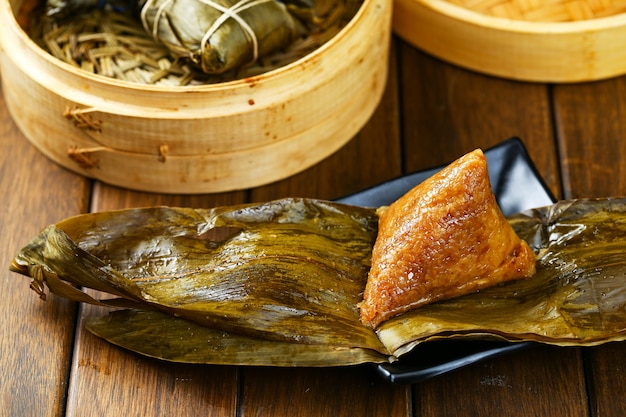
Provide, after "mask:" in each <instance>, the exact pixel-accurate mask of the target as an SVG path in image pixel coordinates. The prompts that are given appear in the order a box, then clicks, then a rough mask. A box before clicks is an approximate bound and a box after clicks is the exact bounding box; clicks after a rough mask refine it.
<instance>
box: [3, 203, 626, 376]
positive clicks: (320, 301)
mask: <svg viewBox="0 0 626 417" xmlns="http://www.w3.org/2000/svg"><path fill="white" fill-rule="evenodd" d="M510 222H511V224H512V226H513V227H514V229H515V230H516V232H517V233H518V234H519V235H520V236H521V237H522V238H523V239H525V240H526V241H528V242H529V243H530V245H531V246H532V247H533V248H534V249H535V250H536V251H537V253H538V264H537V274H536V275H535V276H534V277H532V278H530V279H527V280H523V281H515V282H512V283H508V284H504V285H501V286H497V287H493V288H491V289H487V290H484V291H481V292H479V293H475V294H471V295H467V296H463V297H459V298H456V299H453V300H448V301H443V302H438V303H433V304H430V305H426V306H423V307H420V308H419V309H416V310H413V311H412V312H407V313H404V314H402V315H400V316H398V317H396V318H393V319H390V320H388V321H386V322H384V323H383V324H382V325H381V326H380V328H379V330H378V331H377V332H376V333H374V332H373V331H372V330H370V329H368V328H365V327H364V326H362V325H361V323H360V321H359V317H358V311H357V303H358V302H359V301H360V299H361V297H362V290H363V288H364V286H365V280H366V274H367V270H368V267H369V265H368V262H369V256H370V253H371V246H372V244H373V240H374V238H375V235H376V229H377V217H376V214H375V210H374V209H366V208H359V207H353V206H347V205H341V204H336V203H330V202H325V201H319V200H308V199H285V200H278V201H274V202H269V203H264V204H249V205H241V206H232V207H221V208H215V209H211V210H193V209H175V208H151V209H130V210H121V211H114V212H105V213H93V214H86V215H81V216H77V217H73V218H69V219H67V220H64V221H62V222H59V223H57V224H56V225H52V226H50V227H48V228H46V229H45V230H44V231H43V232H42V233H41V234H40V235H39V236H37V237H35V238H34V239H33V240H32V241H31V242H30V243H29V244H28V245H26V246H25V247H24V248H23V249H22V250H21V251H20V252H19V253H18V254H17V256H16V257H15V259H14V261H13V263H12V265H11V269H12V270H13V271H16V272H19V273H21V274H25V275H28V276H30V277H32V278H33V279H34V281H33V284H32V287H33V288H34V289H35V290H36V291H37V292H38V293H40V294H45V293H44V286H47V287H49V289H50V290H51V291H52V292H54V293H56V294H59V295H61V296H64V297H67V298H69V299H73V300H77V301H82V302H92V303H101V304H104V305H111V306H117V307H120V306H123V307H126V308H130V309H127V310H120V311H115V312H112V313H111V314H110V315H109V316H106V317H101V318H92V319H90V320H89V321H88V324H87V325H88V328H89V329H90V330H91V331H92V332H93V333H95V334H97V335H99V336H101V337H103V338H105V339H107V340H109V341H110V342H111V343H114V344H117V345H120V346H123V347H125V348H127V349H130V350H132V351H136V352H139V353H142V354H145V355H149V356H153V357H158V358H161V359H165V360H170V361H180V362H192V363H214V364H243V365H274V366H336V365H348V364H355V363H365V362H381V361H386V360H390V359H391V360H392V359H393V358H394V357H398V356H400V355H402V354H404V353H406V352H408V351H410V350H411V349H412V347H414V346H415V345H417V344H419V343H423V342H426V341H429V340H436V339H439V338H450V337H462V338H468V337H469V338H483V339H484V338H497V339H505V340H510V341H525V340H531V341H538V342H543V343H550V344H555V345H596V344H600V343H605V342H608V341H618V340H624V339H626V314H624V312H625V311H626V199H599V200H576V201H564V202H559V203H557V204H555V205H553V206H549V207H544V208H538V209H535V210H531V211H528V212H524V213H522V214H520V215H516V216H513V217H511V218H510ZM215 232H220V233H222V234H223V235H222V237H220V238H210V237H209V236H210V235H211V233H215ZM63 281H66V282H67V283H65V282H63ZM68 283H70V284H74V285H79V286H85V287H89V288H93V289H96V290H100V291H104V292H108V293H110V294H113V295H115V296H117V297H119V298H115V299H113V300H105V301H96V300H94V299H92V298H91V297H89V296H87V295H86V294H85V293H83V292H82V291H80V290H79V289H77V288H76V287H74V286H73V285H70V284H68Z"/></svg>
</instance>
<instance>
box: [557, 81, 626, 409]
mask: <svg viewBox="0 0 626 417" xmlns="http://www.w3.org/2000/svg"><path fill="white" fill-rule="evenodd" d="M554 112H555V120H556V126H557V127H558V138H559V146H560V153H561V166H562V168H561V169H562V171H563V187H564V194H565V196H567V197H568V198H584V197H607V196H623V195H625V194H626V166H625V164H624V161H625V160H626V141H624V138H625V135H626V122H625V121H626V80H625V79H624V77H621V78H617V79H611V80H606V81H601V82H596V83H592V84H587V83H585V84H572V85H561V86H556V87H555V88H554ZM584 358H585V363H586V370H587V379H588V385H589V394H590V405H591V410H592V413H593V414H592V415H594V416H615V417H617V416H623V415H626V399H624V392H626V372H624V370H625V369H626V350H625V349H624V346H623V344H621V343H613V344H608V345H605V346H600V347H595V348H591V349H586V350H585V356H584Z"/></svg>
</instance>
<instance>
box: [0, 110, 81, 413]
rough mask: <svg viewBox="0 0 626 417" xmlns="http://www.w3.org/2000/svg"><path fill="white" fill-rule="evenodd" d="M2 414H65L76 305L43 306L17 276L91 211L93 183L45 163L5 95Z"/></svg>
mask: <svg viewBox="0 0 626 417" xmlns="http://www.w3.org/2000/svg"><path fill="white" fill-rule="evenodd" d="M0 149H2V152H0V178H1V181H0V195H1V197H0V212H1V213H2V214H1V215H0V230H1V236H2V237H1V238H0V265H1V267H2V269H1V271H2V272H0V277H1V278H0V295H1V296H2V301H1V302H0V317H2V320H0V358H1V359H0V360H1V361H2V364H1V366H0V369H2V372H0V387H1V388H0V416H3V417H4V416H28V415H37V416H62V415H63V413H64V409H65V390H66V389H67V377H68V370H69V369H68V366H69V358H70V356H71V353H72V340H73V337H74V320H75V306H74V304H73V303H69V302H67V301H65V300H62V299H58V298H56V297H54V296H49V297H48V301H46V302H42V301H41V300H39V297H38V296H37V295H36V294H35V293H34V292H33V291H30V290H29V288H28V286H29V280H28V279H26V278H24V277H21V276H18V275H16V274H13V273H10V272H9V271H8V266H9V264H10V262H11V259H12V258H13V256H14V255H15V254H16V253H17V251H18V250H19V249H20V248H21V247H22V246H23V245H24V244H26V243H27V242H28V241H29V240H30V239H31V238H32V237H33V236H35V235H36V234H37V233H39V231H40V230H41V229H42V228H43V227H45V226H47V225H48V224H50V223H53V222H55V221H57V220H59V219H61V218H63V217H67V216H70V215H74V214H78V213H81V212H84V211H86V209H87V204H86V203H87V197H88V193H89V188H88V185H89V184H88V181H85V180H84V179H82V178H80V177H78V176H76V175H73V174H71V173H69V172H68V171H66V170H64V169H62V168H59V167H58V166H56V165H54V164H52V163H51V162H49V161H48V160H47V159H46V158H44V157H43V156H42V155H41V154H40V153H39V152H38V151H37V150H36V149H35V148H34V147H33V146H31V145H30V144H29V143H28V141H27V140H26V139H25V138H24V136H22V134H21V133H20V132H19V131H18V129H17V127H16V126H15V124H14V123H13V121H12V120H11V118H10V116H9V114H8V112H7V109H6V107H5V105H4V99H3V98H0Z"/></svg>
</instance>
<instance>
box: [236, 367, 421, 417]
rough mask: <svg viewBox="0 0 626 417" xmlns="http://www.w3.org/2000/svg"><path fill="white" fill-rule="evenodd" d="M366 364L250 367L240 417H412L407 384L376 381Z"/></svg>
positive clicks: (244, 383)
mask: <svg viewBox="0 0 626 417" xmlns="http://www.w3.org/2000/svg"><path fill="white" fill-rule="evenodd" d="M372 373H373V370H372V369H371V368H370V367H368V366H359V367H349V368H326V369H324V368H321V369H307V370H302V369H263V368H251V369H249V370H247V372H246V373H245V374H244V377H243V381H242V385H243V390H242V398H243V401H242V405H241V410H240V415H241V416H242V417H257V416H258V417H261V416H272V417H293V416H333V417H335V416H336V417H341V416H359V417H367V416H410V415H411V401H410V392H409V389H408V386H396V385H392V384H390V383H388V382H386V381H383V380H382V379H380V378H372Z"/></svg>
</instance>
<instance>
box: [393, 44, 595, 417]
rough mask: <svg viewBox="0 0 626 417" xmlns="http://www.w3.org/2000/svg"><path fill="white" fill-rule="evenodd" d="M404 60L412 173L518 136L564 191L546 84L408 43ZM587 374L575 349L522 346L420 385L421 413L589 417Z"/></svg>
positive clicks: (549, 179) (407, 151)
mask: <svg viewBox="0 0 626 417" xmlns="http://www.w3.org/2000/svg"><path fill="white" fill-rule="evenodd" d="M401 62H402V66H401V77H402V78H401V84H402V85H403V90H402V97H403V101H402V109H403V120H404V122H403V124H402V126H403V135H404V141H405V143H404V146H405V148H404V155H405V156H406V169H407V170H408V171H412V170H418V169H423V168H425V167H428V166H435V165H440V164H444V163H447V162H450V161H451V160H453V159H455V158H457V157H459V156H460V155H462V154H463V153H465V152H468V151H470V150H472V149H475V148H476V147H482V148H485V147H489V146H493V145H495V144H497V143H499V142H500V141H502V140H504V139H506V138H508V137H511V136H519V137H521V138H522V140H523V141H524V143H525V145H526V147H527V148H528V150H529V153H530V155H531V157H532V158H533V160H534V161H535V163H536V164H537V166H538V169H539V172H540V173H541V175H542V176H543V177H544V179H545V180H546V182H547V184H548V186H549V187H550V189H551V190H552V191H553V193H554V194H556V195H557V196H558V195H559V194H560V185H559V172H558V163H557V161H558V159H557V157H558V155H557V152H556V146H555V140H554V138H553V135H552V126H551V112H550V101H549V91H548V89H547V87H546V86H545V85H539V84H530V83H519V82H514V81H508V80H503V79H498V78H492V77H488V76H484V75H481V74H477V73H473V72H470V71H466V70H463V69H460V68H458V67H454V66H451V65H447V64H445V63H443V62H441V61H438V60H436V59H433V58H431V57H429V56H427V55H425V54H423V53H421V52H419V51H417V50H415V49H413V48H411V47H410V46H408V45H403V52H402V60H401ZM583 375H584V374H583V368H582V360H581V357H580V353H579V351H578V350H576V349H570V350H555V349H551V348H548V347H540V348H537V349H535V350H533V351H532V352H516V353H514V354H510V355H507V356H505V357H501V358H497V359H494V360H489V361H486V362H484V363H479V364H474V365H472V366H469V367H468V368H466V369H463V370H462V371H460V372H454V373H451V374H448V375H444V376H442V377H439V378H435V379H433V380H431V381H426V382H425V383H422V384H420V385H417V386H415V388H414V389H415V394H414V398H415V399H416V409H415V413H416V415H420V416H421V415H424V416H428V415H433V416H434V415H455V414H461V413H462V414H464V415H500V414H502V413H503V407H506V408H504V409H505V410H506V413H505V414H506V415H508V416H527V415H581V416H582V415H586V413H587V403H586V397H585V395H584V390H583V391H582V392H581V387H584V378H583ZM548 380H549V381H550V383H549V384H548V383H545V381H548ZM500 385H503V386H500ZM556 398H559V401H555V399H556ZM530 400H532V401H530Z"/></svg>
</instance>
